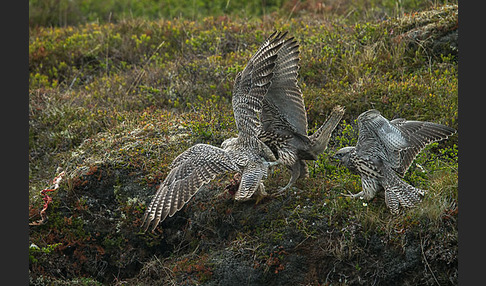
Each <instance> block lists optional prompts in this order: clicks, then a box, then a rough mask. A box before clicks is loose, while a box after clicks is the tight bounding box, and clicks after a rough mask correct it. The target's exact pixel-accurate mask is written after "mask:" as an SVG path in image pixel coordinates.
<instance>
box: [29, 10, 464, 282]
mask: <svg viewBox="0 0 486 286" xmlns="http://www.w3.org/2000/svg"><path fill="white" fill-rule="evenodd" d="M182 2H183V1H164V3H165V4H163V3H162V1H130V0H124V1H94V0H78V1H49V0H46V1H35V0H30V1H29V8H30V9H29V126H30V128H29V222H30V224H31V225H30V227H29V245H30V247H29V279H30V283H31V284H32V285H68V284H69V285H71V284H74V285H96V284H99V285H101V284H108V285H132V284H134V285H238V284H243V285H391V284H402V285H455V284H457V283H458V277H457V275H458V271H457V270H458V263H457V252H458V226H457V217H458V205H457V198H458V188H457V186H458V135H454V136H452V137H450V138H449V139H447V140H445V141H441V142H437V143H433V144H431V145H430V146H428V147H427V148H426V149H425V150H424V151H423V152H422V153H420V154H419V155H418V157H417V159H416V161H415V162H414V164H413V165H412V166H411V168H410V170H409V171H408V172H407V173H406V175H405V180H406V181H407V182H409V183H411V184H412V185H414V186H416V187H419V188H423V189H427V190H429V192H428V194H427V195H426V196H425V198H424V200H423V202H422V203H421V204H420V205H419V206H418V207H417V208H414V209H411V210H407V211H404V212H402V213H401V214H400V215H398V216H393V215H391V214H390V212H389V211H388V210H387V208H386V206H385V203H384V200H383V198H382V197H377V198H375V199H373V200H372V201H369V202H365V201H363V200H359V199H358V200H350V199H349V198H347V197H346V196H344V194H347V193H348V192H351V193H357V192H359V191H360V190H361V182H360V179H359V177H358V176H356V175H353V174H351V173H350V172H349V171H348V170H347V169H346V168H344V167H342V166H339V165H337V164H336V162H334V161H333V160H332V159H331V158H330V157H331V156H332V155H333V154H334V152H335V151H336V150H338V149H339V148H341V147H344V146H349V145H353V144H355V143H356V140H357V126H356V121H355V119H356V118H357V116H358V115H359V114H360V113H361V112H363V111H366V110H368V109H371V108H375V109H378V110H379V111H380V112H381V113H382V114H383V115H384V116H385V117H387V118H388V119H393V118H397V117H404V118H406V119H409V120H424V121H432V122H437V123H442V124H445V125H448V126H451V127H453V128H456V129H457V128H458V124H457V120H458V106H457V105H458V92H457V87H458V81H457V70H458V58H457V56H458V41H457V36H458V16H457V15H458V6H457V1H411V0H410V1H391V0H381V1H380V0H368V1H353V0H349V1H348V0H335V1H334V0H333V1H314V0H308V1H295V0H291V1H283V0H281V1H276V0H275V1H264V2H263V3H264V4H262V2H260V1H250V2H248V4H240V2H241V1H222V0H220V1H205V0H195V1H192V5H188V6H183V5H182V4H181V3H182ZM189 2H191V1H189ZM444 2H445V3H444ZM276 29H278V30H282V31H288V32H289V34H290V35H293V36H295V38H296V39H297V40H298V42H299V44H300V52H301V69H300V76H299V84H300V86H301V88H302V91H303V93H304V100H305V103H306V109H307V113H308V121H309V129H310V131H311V132H313V131H314V130H316V128H317V127H318V126H320V124H321V123H322V122H323V121H324V120H325V118H326V116H327V115H328V114H329V112H330V110H331V109H332V107H333V106H334V105H336V104H340V105H343V106H345V107H346V113H345V115H344V117H343V120H342V122H341V123H340V124H339V126H338V127H337V128H336V130H335V131H334V132H333V135H332V137H331V141H330V143H329V145H328V149H327V150H326V151H325V152H324V153H323V154H322V155H321V156H320V157H319V160H317V161H315V162H309V170H310V176H309V178H307V179H302V180H299V181H298V182H297V183H296V184H295V185H294V186H293V187H292V189H290V190H289V191H288V192H287V193H286V194H285V195H283V196H280V197H276V198H266V199H264V200H262V201H260V202H259V203H258V204H255V201H252V200H250V201H247V202H235V201H234V200H233V199H232V198H231V194H230V193H228V192H227V191H224V190H225V187H226V186H228V184H229V183H230V181H231V179H232V174H228V175H226V176H221V177H218V178H217V179H216V180H214V181H213V182H211V183H209V184H208V185H206V186H205V187H203V189H202V190H200V192H199V193H197V194H196V196H195V197H194V198H193V199H192V200H191V201H190V202H189V203H188V204H187V205H186V206H185V207H184V208H183V209H182V210H181V211H179V212H177V213H176V214H175V215H174V216H173V217H171V218H167V219H166V220H165V221H164V222H163V223H162V224H160V225H159V227H158V228H157V229H156V230H155V232H154V233H150V232H149V233H141V232H140V224H141V218H142V217H143V213H144V210H145V208H146V206H147V204H148V203H149V201H150V199H151V197H152V196H153V194H154V193H155V191H156V189H157V186H158V184H159V183H160V182H161V180H163V179H164V178H165V176H166V174H167V173H168V166H169V164H170V163H171V161H172V160H173V159H174V158H175V157H176V156H177V155H178V154H180V153H181V152H183V151H184V150H185V149H187V148H188V147H190V146H192V145H194V144H196V143H206V144H212V145H215V146H219V145H220V144H221V142H222V141H223V140H224V139H226V138H229V137H230V136H234V135H235V134H236V133H237V132H236V127H235V124H234V119H233V113H232V107H231V91H232V86H233V80H234V78H235V76H236V74H237V73H238V72H239V71H241V70H242V69H243V67H244V66H245V64H246V62H247V61H248V59H249V58H250V57H251V55H252V54H253V53H254V52H255V50H256V49H257V47H258V46H259V45H260V43H261V42H262V41H263V40H264V39H265V38H266V37H267V36H268V35H270V34H271V33H272V32H273V31H274V30H276ZM61 170H62V171H64V172H65V176H64V177H63V178H62V181H61V182H60V184H59V188H57V189H55V190H54V191H52V192H49V193H44V194H43V193H41V191H42V190H44V189H46V188H48V187H49V186H50V185H51V182H52V179H53V178H54V177H56V176H57V175H58V174H59V173H60V172H61ZM289 176H290V174H289V172H288V171H287V170H286V169H285V167H275V168H274V170H273V172H272V173H271V174H270V175H269V177H268V179H267V180H266V182H265V185H266V189H267V191H268V192H269V193H271V192H272V191H276V190H277V188H278V187H279V186H281V185H282V182H286V181H287V180H288V178H289ZM45 195H48V196H49V197H50V199H51V201H50V202H49V204H48V206H47V208H46V210H45V214H46V215H47V220H45V221H43V222H42V223H36V222H38V221H39V220H41V216H40V211H41V209H42V208H43V206H44V203H45V201H44V199H46V198H47V197H46V196H45Z"/></svg>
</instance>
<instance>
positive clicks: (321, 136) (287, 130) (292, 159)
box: [259, 37, 344, 193]
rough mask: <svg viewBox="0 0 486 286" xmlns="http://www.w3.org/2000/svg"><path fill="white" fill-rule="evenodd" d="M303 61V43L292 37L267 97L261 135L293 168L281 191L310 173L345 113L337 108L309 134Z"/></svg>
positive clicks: (282, 51) (280, 53)
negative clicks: (310, 163)
mask: <svg viewBox="0 0 486 286" xmlns="http://www.w3.org/2000/svg"><path fill="white" fill-rule="evenodd" d="M299 60H300V59H299V45H298V43H297V41H296V40H294V38H293V37H292V38H289V40H287V41H285V42H284V43H283V45H282V48H281V49H279V50H278V52H277V59H276V61H275V68H274V70H273V78H272V81H271V83H270V87H269V88H268V91H267V93H266V94H265V96H264V98H263V109H262V115H261V122H262V125H263V132H262V133H261V134H260V135H259V138H260V140H261V141H263V142H264V143H265V144H266V145H267V146H268V147H270V149H271V150H272V151H273V153H274V155H275V157H276V158H277V159H278V162H279V163H281V164H284V165H286V166H287V167H288V168H289V169H290V171H291V177H290V181H289V182H288V184H287V185H286V186H285V187H283V188H282V189H281V190H280V193H281V192H283V191H284V190H286V189H288V188H289V187H290V186H292V185H293V184H294V183H295V182H296V181H297V179H298V178H299V177H305V176H308V169H307V164H306V163H305V160H317V156H318V155H319V154H320V153H322V152H323V151H324V150H325V149H326V147H327V144H328V142H329V138H330V137H331V133H332V131H333V130H334V129H335V128H336V126H337V124H338V123H339V121H340V120H341V118H342V116H343V114H344V108H343V107H341V106H336V107H334V109H333V110H332V111H331V114H330V115H329V116H328V117H327V119H326V121H325V122H324V124H322V126H321V127H319V129H317V131H316V132H314V134H312V135H310V136H308V135H307V132H308V130H307V113H306V110H305V105H304V99H303V97H302V91H301V90H300V88H299V86H298V85H297V76H298V71H299Z"/></svg>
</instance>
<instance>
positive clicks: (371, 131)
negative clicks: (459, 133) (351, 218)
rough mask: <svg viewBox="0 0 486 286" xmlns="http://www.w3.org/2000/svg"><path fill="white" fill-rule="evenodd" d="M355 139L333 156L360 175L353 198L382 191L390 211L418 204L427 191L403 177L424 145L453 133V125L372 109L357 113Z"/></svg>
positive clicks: (368, 198)
mask: <svg viewBox="0 0 486 286" xmlns="http://www.w3.org/2000/svg"><path fill="white" fill-rule="evenodd" d="M357 121H358V132H359V134H358V142H357V143H356V146H354V147H344V148H341V149H340V150H338V151H337V152H336V154H335V155H334V158H336V159H338V160H340V162H341V163H343V165H344V166H346V167H347V168H348V169H349V170H350V171H351V172H353V173H356V174H359V175H360V176H361V186H362V188H363V190H362V191H361V192H359V193H357V194H354V195H351V197H353V198H357V197H359V198H363V199H365V200H370V199H372V198H374V197H375V195H376V193H377V192H378V191H381V190H384V191H385V203H386V205H387V207H388V208H389V209H390V211H391V212H392V213H393V214H397V213H398V212H399V208H400V206H402V207H405V208H411V207H414V206H415V205H417V204H418V203H419V202H420V201H421V200H422V198H423V196H424V195H425V193H426V190H422V189H419V188H416V187H413V186H412V185H410V184H408V183H407V182H405V181H404V180H403V179H402V177H403V176H404V175H405V173H406V172H407V170H408V168H409V167H410V165H411V164H412V162H413V160H414V159H415V157H416V156H417V155H418V154H419V153H420V151H422V149H423V148H425V146H427V145H428V144H430V143H432V142H436V141H439V140H443V139H446V138H448V137H449V136H451V135H453V134H454V133H456V130H455V129H454V128H451V127H448V126H445V125H442V124H438V123H432V122H425V121H412V120H406V119H403V118H397V119H394V120H391V121H389V120H388V119H386V118H385V117H383V116H382V115H381V114H380V112H379V111H377V110H375V109H371V110H368V111H365V112H363V113H362V114H360V115H359V116H358V120H357Z"/></svg>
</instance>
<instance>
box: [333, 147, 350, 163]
mask: <svg viewBox="0 0 486 286" xmlns="http://www.w3.org/2000/svg"><path fill="white" fill-rule="evenodd" d="M354 149H355V147H344V148H341V149H339V150H338V151H337V152H336V154H334V156H332V158H333V159H336V160H339V162H340V163H342V164H343V165H344V166H346V167H348V168H349V167H351V166H350V164H351V162H350V161H349V157H350V155H351V152H352V151H353V150H354Z"/></svg>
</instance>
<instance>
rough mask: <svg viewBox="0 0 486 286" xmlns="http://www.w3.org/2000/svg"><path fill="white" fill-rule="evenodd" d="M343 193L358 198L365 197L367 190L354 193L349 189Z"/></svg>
mask: <svg viewBox="0 0 486 286" xmlns="http://www.w3.org/2000/svg"><path fill="white" fill-rule="evenodd" d="M341 195H343V196H345V197H348V198H352V199H356V198H360V199H364V197H365V192H364V191H361V192H359V193H357V194H353V193H351V192H350V191H348V193H341Z"/></svg>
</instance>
